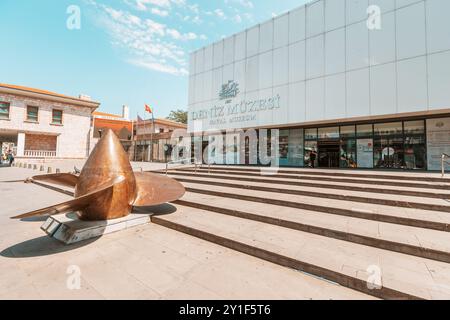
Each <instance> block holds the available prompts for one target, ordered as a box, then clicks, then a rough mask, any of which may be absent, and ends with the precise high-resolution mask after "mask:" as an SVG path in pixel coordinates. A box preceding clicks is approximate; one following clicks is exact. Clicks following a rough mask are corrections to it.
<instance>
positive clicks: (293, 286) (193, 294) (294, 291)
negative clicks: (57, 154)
mask: <svg viewBox="0 0 450 320" xmlns="http://www.w3.org/2000/svg"><path fill="white" fill-rule="evenodd" d="M67 169H68V170H67V171H70V170H71V168H69V167H67ZM61 171H62V172H64V171H66V170H64V169H62V168H61ZM33 174H36V172H35V171H34V170H29V169H19V168H0V203H1V204H2V205H3V208H2V210H0V225H1V228H0V299H373V297H371V296H368V295H365V294H363V293H360V292H358V291H354V290H352V289H348V288H346V287H343V286H340V285H336V284H334V283H331V282H329V281H324V280H322V279H319V278H316V277H313V276H311V275H308V274H305V273H301V272H298V271H295V270H292V269H289V268H285V267H282V266H280V265H277V264H273V263H271V262H268V261H264V260H262V259H258V258H255V257H252V256H249V255H246V254H243V253H239V252H237V251H234V250H231V249H228V248H225V247H223V246H220V245H217V244H214V243H211V242H207V241H204V240H201V239H198V238H195V237H191V236H189V235H186V234H183V233H180V232H177V231H174V230H171V229H168V228H164V227H162V226H159V225H157V224H149V225H146V226H141V227H137V228H134V229H129V230H126V231H123V232H120V233H114V234H109V235H105V236H103V237H101V238H97V239H94V240H91V241H87V242H83V243H79V244H75V245H72V246H65V245H63V244H61V243H59V242H57V241H56V240H54V239H52V238H49V237H47V236H46V235H45V234H44V232H43V231H41V230H40V226H41V224H42V223H43V221H45V219H46V218H45V217H40V218H30V219H25V221H17V220H11V219H10V218H9V217H11V216H13V215H16V214H19V213H24V212H27V211H31V210H34V209H37V208H42V207H45V206H50V205H53V204H55V203H59V202H64V201H66V200H68V199H70V197H69V196H67V195H64V194H61V193H58V192H55V191H52V190H49V189H46V188H43V187H40V186H37V185H34V184H24V183H22V182H4V181H14V180H21V179H25V178H27V177H29V176H31V175H33ZM2 181H3V182H2ZM174 210H176V207H175V206H173V205H164V206H161V207H158V208H153V209H152V211H153V212H154V213H156V214H158V215H159V216H160V217H164V216H169V215H170V214H172V213H173V212H174ZM78 275H79V276H80V277H79V279H80V282H79V283H80V288H79V289H70V288H73V287H76V285H77V281H76V280H77V276H78Z"/></svg>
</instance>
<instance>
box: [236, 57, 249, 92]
mask: <svg viewBox="0 0 450 320" xmlns="http://www.w3.org/2000/svg"><path fill="white" fill-rule="evenodd" d="M245 73H246V72H245V60H241V61H238V62H236V63H235V64H234V81H236V82H237V83H238V84H239V91H240V92H241V93H244V92H245V91H246V90H247V89H246V85H245V83H246V82H245Z"/></svg>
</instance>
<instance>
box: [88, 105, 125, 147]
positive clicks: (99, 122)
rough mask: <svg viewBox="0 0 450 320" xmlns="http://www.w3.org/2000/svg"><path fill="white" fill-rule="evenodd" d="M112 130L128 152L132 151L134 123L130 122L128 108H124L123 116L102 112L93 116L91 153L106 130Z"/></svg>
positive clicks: (94, 113)
mask: <svg viewBox="0 0 450 320" xmlns="http://www.w3.org/2000/svg"><path fill="white" fill-rule="evenodd" d="M107 129H111V130H112V131H114V133H115V134H116V135H117V137H119V139H120V141H121V143H122V145H123V147H124V149H125V151H126V152H129V151H130V148H131V147H132V143H131V142H132V140H133V121H132V120H130V113H129V108H128V106H123V107H122V114H121V115H116V114H111V113H105V112H101V111H94V112H93V114H92V130H91V141H92V143H91V145H90V148H91V151H92V150H93V149H94V147H95V146H96V144H97V142H98V141H99V140H100V138H101V136H102V134H103V132H105V130H107Z"/></svg>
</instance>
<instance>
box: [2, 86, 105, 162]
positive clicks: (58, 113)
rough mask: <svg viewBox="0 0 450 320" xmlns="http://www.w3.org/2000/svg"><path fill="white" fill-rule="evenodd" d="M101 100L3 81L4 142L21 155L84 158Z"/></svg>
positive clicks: (5, 146)
mask: <svg viewBox="0 0 450 320" xmlns="http://www.w3.org/2000/svg"><path fill="white" fill-rule="evenodd" d="M99 105H100V103H98V102H95V101H92V100H91V99H90V97H88V96H82V95H80V96H79V97H78V98H75V97H70V96H65V95H62V94H58V93H54V92H49V91H45V90H40V89H33V88H27V87H22V86H17V85H9V84H2V83H0V145H2V149H4V150H2V151H3V152H4V151H8V150H6V149H11V148H12V151H13V152H14V154H15V155H16V157H17V158H34V159H47V158H52V159H65V158H68V159H84V158H86V157H87V156H88V155H89V150H90V144H91V138H90V137H91V116H92V112H93V111H94V110H95V109H97V108H98V106H99Z"/></svg>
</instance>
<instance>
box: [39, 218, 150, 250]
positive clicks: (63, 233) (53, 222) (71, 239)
mask: <svg viewBox="0 0 450 320" xmlns="http://www.w3.org/2000/svg"><path fill="white" fill-rule="evenodd" d="M148 223H150V215H148V214H130V215H129V216H127V217H124V218H120V219H115V220H109V221H82V220H80V219H78V217H77V215H76V214H75V213H71V214H67V215H66V214H59V215H54V216H50V217H49V218H48V219H47V220H46V221H45V222H44V224H43V225H42V226H41V229H42V230H43V231H44V232H45V233H47V234H48V235H49V236H50V237H52V238H55V239H57V240H59V241H61V242H63V243H65V244H73V243H76V242H80V241H84V240H88V239H92V238H96V237H100V236H102V235H104V234H108V233H113V232H117V231H121V230H126V229H129V228H132V227H136V226H140V225H144V224H148Z"/></svg>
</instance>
